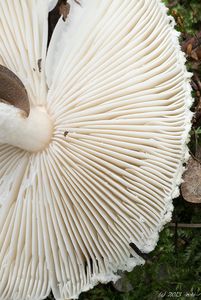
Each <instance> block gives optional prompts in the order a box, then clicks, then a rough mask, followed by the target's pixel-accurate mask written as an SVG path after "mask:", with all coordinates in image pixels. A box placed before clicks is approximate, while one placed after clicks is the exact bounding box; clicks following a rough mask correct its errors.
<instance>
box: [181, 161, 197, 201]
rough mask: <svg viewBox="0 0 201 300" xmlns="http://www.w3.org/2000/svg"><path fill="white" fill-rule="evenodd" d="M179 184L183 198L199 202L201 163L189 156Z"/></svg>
mask: <svg viewBox="0 0 201 300" xmlns="http://www.w3.org/2000/svg"><path fill="white" fill-rule="evenodd" d="M183 179H184V182H183V183H182V185H181V192H182V196H183V198H184V199H185V200H186V201H187V202H190V203H201V164H200V162H199V161H197V160H196V159H194V158H190V160H189V162H188V167H187V170H186V172H185V173H184V176H183Z"/></svg>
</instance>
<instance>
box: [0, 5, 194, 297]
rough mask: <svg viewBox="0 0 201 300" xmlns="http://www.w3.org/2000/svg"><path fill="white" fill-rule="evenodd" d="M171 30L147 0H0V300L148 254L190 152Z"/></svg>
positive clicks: (69, 292)
mask: <svg viewBox="0 0 201 300" xmlns="http://www.w3.org/2000/svg"><path fill="white" fill-rule="evenodd" d="M78 4H80V5H78ZM178 37H179V34H178V33H177V32H176V31H175V29H174V20H173V18H172V17H170V16H168V14H167V9H166V7H165V6H164V5H163V4H162V2H161V1H159V0H123V1H122V0H104V1H103V0H82V1H74V0H68V1H64V0H63V1H59V2H58V1H57V0H32V1H28V0H27V1H25V0H18V1H16V0H3V1H0V65H1V67H0V99H2V100H1V102H0V300H28V299H29V300H36V299H37V300H42V299H45V298H46V297H47V296H48V295H49V294H50V292H51V291H52V293H53V295H54V297H55V299H56V300H66V299H75V298H76V299H77V298H78V297H79V295H80V293H82V292H83V291H86V290H89V289H91V288H93V287H94V286H95V285H96V284H98V283H99V282H101V283H107V282H109V281H114V282H115V281H116V280H118V279H119V277H120V275H121V274H122V272H123V271H132V270H133V268H134V267H135V266H137V265H141V264H144V263H145V261H147V258H148V253H150V252H151V251H152V250H153V249H154V248H155V246H156V244H157V241H158V238H159V232H160V231H161V230H162V229H163V227H164V225H165V224H166V223H167V222H169V221H170V220H171V215H172V211H173V205H172V199H173V198H175V197H177V196H178V195H179V186H180V183H181V177H182V173H183V171H184V166H183V164H184V163H186V162H187V160H188V157H189V154H188V148H187V142H188V137H189V130H190V128H191V118H192V113H191V112H190V107H191V105H192V97H191V87H190V84H189V80H190V78H191V74H189V73H188V72H187V70H186V67H185V56H184V54H183V53H182V52H181V49H180V45H179V42H178ZM25 103H26V108H24V106H23V105H25ZM25 112H26V116H25Z"/></svg>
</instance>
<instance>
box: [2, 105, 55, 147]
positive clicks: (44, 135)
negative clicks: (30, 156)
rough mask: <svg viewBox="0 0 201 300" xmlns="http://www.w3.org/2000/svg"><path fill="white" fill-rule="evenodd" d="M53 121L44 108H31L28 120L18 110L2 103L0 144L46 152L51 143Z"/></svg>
mask: <svg viewBox="0 0 201 300" xmlns="http://www.w3.org/2000/svg"><path fill="white" fill-rule="evenodd" d="M52 133H53V125H52V120H51V119H50V117H49V115H48V113H47V111H46V109H45V108H44V107H40V106H38V107H33V108H31V111H30V114H29V117H28V118H27V117H26V116H25V114H24V112H23V111H21V110H19V109H18V108H16V107H14V106H11V105H7V104H4V103H0V143H1V144H9V145H13V146H16V147H19V148H21V149H23V150H26V151H29V152H38V151H42V150H44V149H45V148H46V147H47V146H48V144H49V143H50V141H51V137H52Z"/></svg>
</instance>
